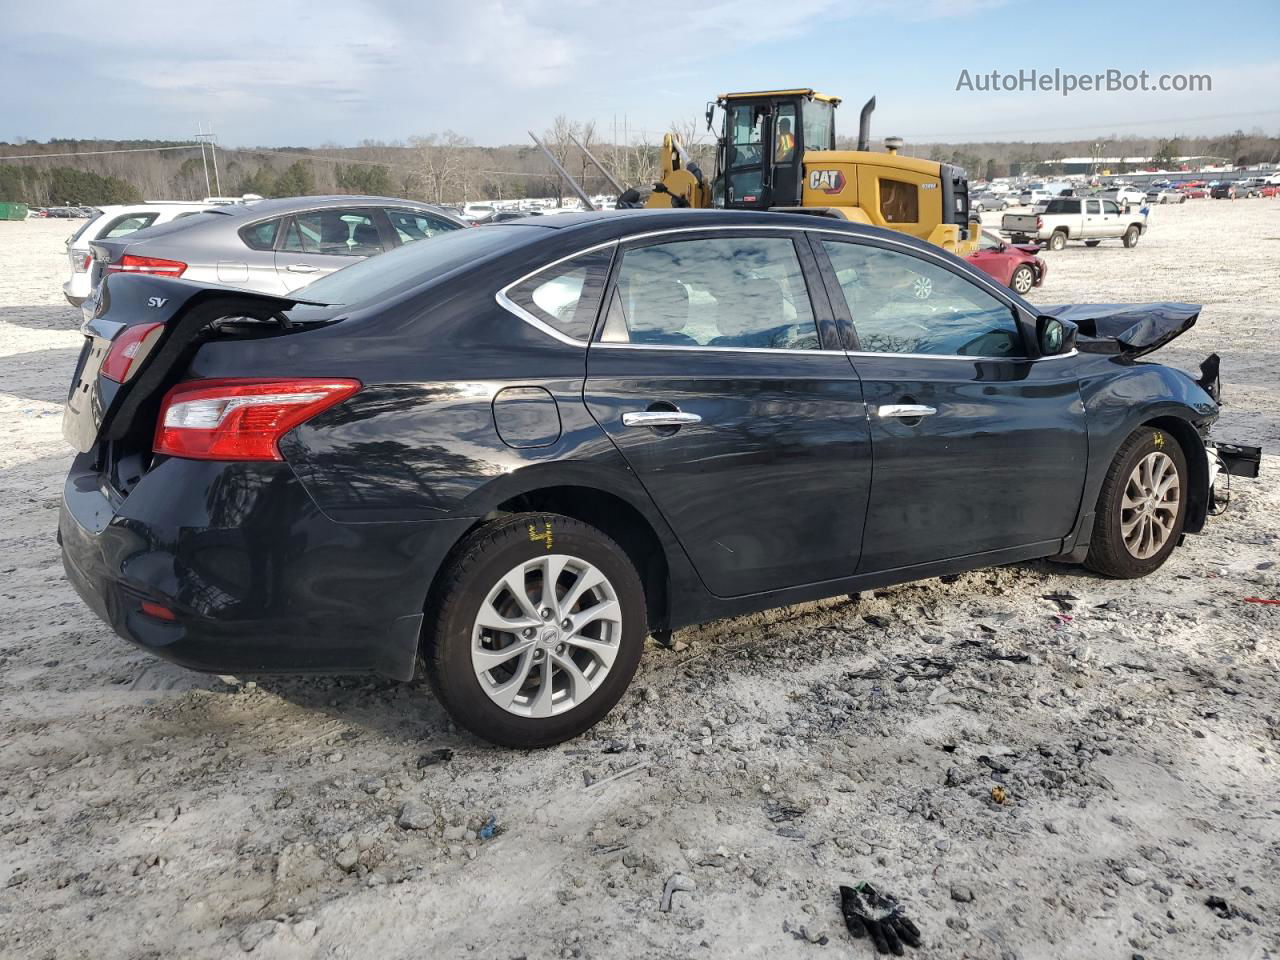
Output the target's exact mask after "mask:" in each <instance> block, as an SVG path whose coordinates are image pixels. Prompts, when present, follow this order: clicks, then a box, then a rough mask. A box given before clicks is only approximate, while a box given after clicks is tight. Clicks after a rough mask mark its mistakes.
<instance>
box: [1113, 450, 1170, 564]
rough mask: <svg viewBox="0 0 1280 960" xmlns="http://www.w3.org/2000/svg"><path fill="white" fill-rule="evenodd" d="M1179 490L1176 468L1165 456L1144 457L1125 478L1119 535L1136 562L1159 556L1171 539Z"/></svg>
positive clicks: (1166, 455) (1149, 455)
mask: <svg viewBox="0 0 1280 960" xmlns="http://www.w3.org/2000/svg"><path fill="white" fill-rule="evenodd" d="M1181 500H1182V489H1181V485H1180V482H1179V480H1178V468H1177V466H1176V465H1175V464H1174V462H1173V460H1172V458H1171V457H1170V456H1169V455H1168V454H1167V453H1162V452H1160V451H1159V450H1157V451H1155V452H1153V453H1149V454H1147V455H1146V456H1145V457H1143V458H1142V459H1141V460H1139V461H1138V463H1137V465H1136V466H1135V467H1134V468H1133V472H1132V473H1130V474H1129V481H1128V483H1126V484H1125V489H1124V497H1123V499H1122V500H1121V502H1120V535H1121V537H1122V538H1123V539H1124V546H1125V549H1126V550H1128V551H1129V553H1130V554H1131V555H1132V556H1134V557H1136V558H1138V559H1139V560H1146V559H1148V558H1150V557H1153V556H1155V555H1156V554H1157V553H1159V552H1160V551H1161V550H1162V549H1163V548H1164V546H1165V544H1166V543H1167V542H1168V541H1169V537H1170V536H1172V534H1173V530H1174V526H1175V524H1176V523H1177V519H1178V506H1179V504H1180V503H1181Z"/></svg>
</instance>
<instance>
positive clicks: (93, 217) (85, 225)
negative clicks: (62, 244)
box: [67, 208, 102, 244]
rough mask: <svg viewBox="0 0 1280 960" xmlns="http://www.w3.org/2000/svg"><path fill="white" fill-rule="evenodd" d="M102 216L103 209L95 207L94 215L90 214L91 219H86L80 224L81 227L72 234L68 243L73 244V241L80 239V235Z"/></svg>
mask: <svg viewBox="0 0 1280 960" xmlns="http://www.w3.org/2000/svg"><path fill="white" fill-rule="evenodd" d="M101 216H102V211H101V210H98V209H96V208H95V209H94V211H93V213H92V215H90V217H89V219H88V220H86V221H85V222H84V223H82V224H80V229H79V230H77V231H76V232H75V233H73V234H72V235H71V239H70V240H68V241H67V243H68V244H72V243H75V242H76V241H77V240H79V239H80V235H81V234H83V233H84V232H85V231H86V230H88V229H89V228H90V227H91V226H93V225H94V224H95V223H97V222H98V218H99V217H101Z"/></svg>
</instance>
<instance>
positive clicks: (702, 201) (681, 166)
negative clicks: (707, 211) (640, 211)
mask: <svg viewBox="0 0 1280 960" xmlns="http://www.w3.org/2000/svg"><path fill="white" fill-rule="evenodd" d="M660 159H661V162H662V175H661V179H660V180H659V181H658V182H657V183H655V184H654V185H653V192H652V193H650V194H649V199H648V200H646V201H645V204H644V205H645V206H646V207H709V206H711V184H710V183H708V182H707V180H706V177H704V176H703V174H702V168H701V167H699V166H698V164H696V163H694V162H693V161H692V160H690V159H689V154H688V153H686V152H685V149H684V146H683V145H682V144H681V143H680V138H679V137H677V136H676V135H675V134H674V133H668V134H665V135H664V136H663V138H662V155H661V158H660Z"/></svg>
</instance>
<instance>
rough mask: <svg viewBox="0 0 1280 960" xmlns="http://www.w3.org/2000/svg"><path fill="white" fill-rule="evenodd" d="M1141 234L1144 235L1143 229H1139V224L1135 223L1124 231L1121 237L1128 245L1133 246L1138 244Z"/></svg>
mask: <svg viewBox="0 0 1280 960" xmlns="http://www.w3.org/2000/svg"><path fill="white" fill-rule="evenodd" d="M1140 236H1142V231H1141V230H1139V229H1138V226H1137V224H1134V225H1132V226H1130V227H1129V229H1128V230H1126V231H1125V232H1124V236H1123V237H1121V238H1120V239H1121V242H1123V243H1124V245H1125V246H1126V247H1129V248H1133V247H1136V246H1137V245H1138V238H1139V237H1140Z"/></svg>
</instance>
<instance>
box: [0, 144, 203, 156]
mask: <svg viewBox="0 0 1280 960" xmlns="http://www.w3.org/2000/svg"><path fill="white" fill-rule="evenodd" d="M199 147H200V144H198V143H188V144H183V145H182V146H180V147H130V148H129V149H127V150H79V151H77V152H75V153H26V154H19V155H15V156H0V160H43V159H44V158H45V157H100V156H103V155H105V154H108V153H153V152H155V151H157V150H196V149H199Z"/></svg>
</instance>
